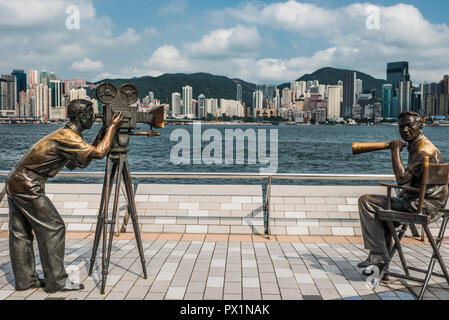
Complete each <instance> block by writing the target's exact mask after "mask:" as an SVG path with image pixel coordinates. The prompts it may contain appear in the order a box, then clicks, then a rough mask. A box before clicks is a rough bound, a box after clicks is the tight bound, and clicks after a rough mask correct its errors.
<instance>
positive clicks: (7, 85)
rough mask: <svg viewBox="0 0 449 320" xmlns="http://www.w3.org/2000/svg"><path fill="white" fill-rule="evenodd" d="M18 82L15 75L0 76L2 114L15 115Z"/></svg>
mask: <svg viewBox="0 0 449 320" xmlns="http://www.w3.org/2000/svg"><path fill="white" fill-rule="evenodd" d="M16 91H17V90H16V82H15V78H14V76H11V75H2V76H1V77H0V111H1V116H3V117H5V116H15V115H16V110H15V100H16V96H17V94H16Z"/></svg>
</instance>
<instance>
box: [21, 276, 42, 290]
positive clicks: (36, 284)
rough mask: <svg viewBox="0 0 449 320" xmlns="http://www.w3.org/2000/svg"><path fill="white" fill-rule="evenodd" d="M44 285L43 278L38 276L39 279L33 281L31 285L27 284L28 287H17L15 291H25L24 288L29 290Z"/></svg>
mask: <svg viewBox="0 0 449 320" xmlns="http://www.w3.org/2000/svg"><path fill="white" fill-rule="evenodd" d="M44 287H45V280H44V279H41V278H39V281H35V282H34V283H33V284H32V285H31V286H29V287H28V288H24V289H17V288H16V291H25V290H29V289H35V288H44Z"/></svg>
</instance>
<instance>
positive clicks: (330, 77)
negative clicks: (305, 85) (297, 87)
mask: <svg viewBox="0 0 449 320" xmlns="http://www.w3.org/2000/svg"><path fill="white" fill-rule="evenodd" d="M348 71H354V72H356V73H357V75H356V76H357V79H360V80H362V81H363V90H369V89H376V93H377V95H378V96H380V95H381V92H382V85H384V84H386V83H387V81H385V80H381V79H376V78H373V77H372V76H370V75H368V74H366V73H363V72H359V71H356V70H345V69H336V68H330V67H327V68H322V69H319V70H317V71H315V72H313V73H311V74H305V75H303V76H302V77H301V78H299V79H296V81H310V80H318V81H319V82H320V83H323V84H337V82H338V80H342V81H343V80H344V75H345V72H348ZM285 87H290V83H283V84H281V85H279V86H278V88H279V89H280V90H282V89H283V88H285Z"/></svg>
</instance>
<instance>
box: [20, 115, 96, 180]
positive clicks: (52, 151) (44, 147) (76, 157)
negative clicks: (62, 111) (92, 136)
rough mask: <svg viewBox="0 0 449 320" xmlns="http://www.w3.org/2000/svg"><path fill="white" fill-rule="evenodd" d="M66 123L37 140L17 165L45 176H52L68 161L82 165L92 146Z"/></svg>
mask: <svg viewBox="0 0 449 320" xmlns="http://www.w3.org/2000/svg"><path fill="white" fill-rule="evenodd" d="M72 128H73V125H72V124H71V123H68V124H67V125H66V126H65V127H62V128H60V129H58V130H56V131H55V132H53V133H50V134H49V135H48V136H46V137H44V138H42V139H41V140H40V141H38V142H37V143H36V144H35V145H34V146H33V147H31V149H30V150H29V151H28V152H27V153H26V154H25V155H24V156H23V158H22V160H20V162H19V165H20V166H22V167H24V168H26V169H28V170H31V171H33V172H35V173H37V174H39V175H42V176H44V177H45V178H51V177H54V176H55V175H56V174H57V173H58V172H59V171H60V170H61V169H62V168H64V167H65V166H66V165H67V164H68V163H69V162H73V163H74V164H77V165H78V164H79V165H82V164H83V163H84V162H85V161H86V159H87V157H88V156H89V154H90V153H91V152H92V150H93V149H94V147H92V146H91V145H89V144H88V143H86V142H85V141H84V140H83V138H82V136H81V135H80V134H78V133H77V132H75V129H72Z"/></svg>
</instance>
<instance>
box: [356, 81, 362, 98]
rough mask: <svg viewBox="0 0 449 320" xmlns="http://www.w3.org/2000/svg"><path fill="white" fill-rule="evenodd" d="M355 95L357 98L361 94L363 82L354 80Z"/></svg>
mask: <svg viewBox="0 0 449 320" xmlns="http://www.w3.org/2000/svg"><path fill="white" fill-rule="evenodd" d="M355 88H356V89H355V93H356V95H357V96H359V95H360V94H362V93H363V80H360V79H356V80H355Z"/></svg>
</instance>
